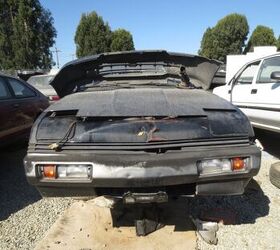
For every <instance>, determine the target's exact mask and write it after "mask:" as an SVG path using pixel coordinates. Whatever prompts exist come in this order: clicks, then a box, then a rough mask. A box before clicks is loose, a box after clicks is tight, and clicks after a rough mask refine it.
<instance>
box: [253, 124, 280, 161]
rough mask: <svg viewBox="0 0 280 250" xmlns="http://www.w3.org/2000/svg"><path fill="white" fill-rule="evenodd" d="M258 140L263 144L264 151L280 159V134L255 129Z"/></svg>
mask: <svg viewBox="0 0 280 250" xmlns="http://www.w3.org/2000/svg"><path fill="white" fill-rule="evenodd" d="M254 131H255V135H256V138H257V139H258V140H259V141H260V142H261V144H262V145H263V147H264V151H266V152H267V153H269V154H271V155H273V156H275V157H276V158H279V159H280V133H274V132H270V131H266V130H262V129H256V128H254Z"/></svg>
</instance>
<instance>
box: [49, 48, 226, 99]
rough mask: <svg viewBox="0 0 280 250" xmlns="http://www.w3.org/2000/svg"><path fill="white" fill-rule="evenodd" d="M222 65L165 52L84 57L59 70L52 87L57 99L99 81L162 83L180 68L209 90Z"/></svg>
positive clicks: (197, 57) (116, 53) (118, 53)
mask: <svg viewBox="0 0 280 250" xmlns="http://www.w3.org/2000/svg"><path fill="white" fill-rule="evenodd" d="M220 65H221V62H219V61H216V60H210V59H207V58H204V57H200V56H195V55H188V54H181V53H172V52H167V51H127V52H115V53H104V54H99V55H94V56H89V57H84V58H81V59H77V60H74V61H71V62H69V63H67V64H66V65H64V66H63V68H61V70H60V71H59V72H58V74H57V75H56V76H55V78H54V79H53V80H52V82H51V85H52V86H53V87H54V89H55V90H56V92H57V94H58V95H59V96H60V97H63V96H66V95H68V94H70V93H72V92H73V91H74V90H76V89H77V88H79V87H80V86H82V85H85V84H89V83H92V82H100V81H103V80H105V81H114V82H117V81H118V80H122V81H124V80H126V81H129V80H134V81H135V80H142V79H145V80H147V79H164V78H168V77H170V76H174V75H176V74H179V69H180V68H181V67H184V68H185V71H186V73H187V75H188V77H189V78H190V82H191V83H192V84H194V85H195V86H197V87H202V88H203V89H209V88H210V85H211V82H212V79H213V77H214V76H215V73H216V72H217V70H218V68H219V66H220Z"/></svg>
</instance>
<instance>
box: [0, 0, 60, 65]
mask: <svg viewBox="0 0 280 250" xmlns="http://www.w3.org/2000/svg"><path fill="white" fill-rule="evenodd" d="M55 37H56V31H55V29H54V27H53V18H52V16H51V13H50V12H49V11H48V10H46V9H44V8H43V7H42V5H41V4H40V2H39V1H38V0H29V1H27V0H18V1H17V0H0V67H1V68H2V69H22V68H29V69H31V68H50V67H51V65H52V54H51V51H50V48H51V47H52V46H53V44H54V38H55Z"/></svg>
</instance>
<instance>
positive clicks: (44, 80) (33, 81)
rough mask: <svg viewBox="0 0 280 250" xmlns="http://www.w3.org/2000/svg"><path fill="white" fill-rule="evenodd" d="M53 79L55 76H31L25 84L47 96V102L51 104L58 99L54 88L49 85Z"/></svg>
mask: <svg viewBox="0 0 280 250" xmlns="http://www.w3.org/2000/svg"><path fill="white" fill-rule="evenodd" d="M54 77H55V75H36V76H31V77H30V78H29V79H28V80H27V82H28V83H29V84H30V85H32V86H33V87H34V88H36V89H38V90H39V91H40V92H41V93H43V94H44V95H45V96H47V97H48V98H49V101H51V102H52V101H57V100H59V99H60V98H59V96H58V95H57V93H56V91H55V90H54V88H53V87H52V86H51V85H50V82H51V80H52V79H53V78H54Z"/></svg>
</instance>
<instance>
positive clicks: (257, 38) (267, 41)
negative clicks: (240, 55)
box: [244, 25, 277, 53]
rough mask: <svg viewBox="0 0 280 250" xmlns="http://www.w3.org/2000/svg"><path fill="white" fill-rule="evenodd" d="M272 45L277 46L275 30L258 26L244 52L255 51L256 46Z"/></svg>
mask: <svg viewBox="0 0 280 250" xmlns="http://www.w3.org/2000/svg"><path fill="white" fill-rule="evenodd" d="M270 45H274V46H276V45H277V41H276V38H275V36H274V32H273V30H272V29H270V28H269V27H266V26H262V25H258V26H257V27H256V28H255V29H254V31H253V33H252V35H251V37H250V39H249V42H248V44H247V46H246V48H245V50H244V52H245V53H246V52H248V51H253V48H254V46H270Z"/></svg>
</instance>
